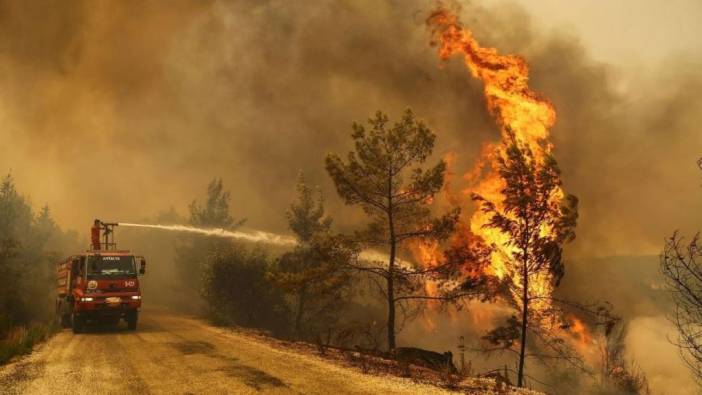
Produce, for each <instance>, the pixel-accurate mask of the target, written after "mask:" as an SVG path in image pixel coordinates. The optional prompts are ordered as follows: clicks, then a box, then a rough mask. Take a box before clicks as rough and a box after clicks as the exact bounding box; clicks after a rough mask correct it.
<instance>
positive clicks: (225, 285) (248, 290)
mask: <svg viewBox="0 0 702 395" xmlns="http://www.w3.org/2000/svg"><path fill="white" fill-rule="evenodd" d="M270 265H271V264H270V261H269V259H268V257H267V256H266V255H265V254H264V253H263V252H261V251H260V250H250V249H247V248H245V247H243V246H241V245H236V244H227V245H225V246H221V247H219V248H218V249H216V250H213V251H212V252H211V253H210V254H209V256H208V257H207V259H206V269H205V270H206V272H205V278H204V290H203V296H204V298H205V299H206V300H207V302H208V304H209V308H210V313H211V315H212V318H213V319H214V320H215V322H217V323H220V324H236V325H241V326H245V327H251V328H258V329H264V330H269V331H271V332H273V333H274V334H276V335H286V334H287V332H288V331H289V330H288V328H289V322H290V320H289V311H288V309H287V307H286V304H285V298H284V294H283V292H282V291H281V290H280V289H279V288H278V287H276V286H275V285H274V284H273V283H271V281H270V280H269V279H268V277H269V276H267V275H266V273H267V272H268V270H269V267H270Z"/></svg>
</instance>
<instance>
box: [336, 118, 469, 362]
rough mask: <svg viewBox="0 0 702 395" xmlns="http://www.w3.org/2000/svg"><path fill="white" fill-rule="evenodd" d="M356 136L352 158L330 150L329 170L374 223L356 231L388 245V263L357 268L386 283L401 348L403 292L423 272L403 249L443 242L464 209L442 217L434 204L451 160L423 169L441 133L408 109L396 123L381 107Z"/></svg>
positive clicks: (356, 128)
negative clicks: (409, 263) (401, 254)
mask: <svg viewBox="0 0 702 395" xmlns="http://www.w3.org/2000/svg"><path fill="white" fill-rule="evenodd" d="M351 137H352V139H353V140H354V144H355V150H354V151H352V152H349V154H348V156H347V159H346V161H344V160H342V159H341V158H340V157H339V156H338V155H335V154H329V155H328V156H327V158H326V169H327V172H328V173H329V175H330V177H331V178H332V180H333V181H334V184H335V186H336V190H337V192H338V193H339V196H341V198H343V199H344V200H345V202H346V204H349V205H357V206H360V207H361V208H362V209H363V211H364V212H365V213H366V215H367V216H368V217H369V218H370V220H371V222H370V223H369V224H368V226H367V227H366V229H365V230H363V231H361V232H358V233H357V234H356V240H357V241H359V242H360V243H362V244H363V245H364V246H365V247H371V248H379V247H380V248H383V249H384V250H385V251H387V252H388V259H387V262H384V263H379V264H377V265H374V266H360V265H359V266H357V267H356V268H357V269H359V270H364V271H366V272H367V273H370V274H372V275H375V276H379V277H381V278H382V279H383V280H384V281H385V289H384V294H385V298H386V301H387V309H388V311H387V314H388V316H387V342H388V347H389V348H390V349H391V350H392V349H394V348H395V335H396V328H395V320H396V304H397V303H398V302H399V301H400V300H402V299H400V298H401V297H402V296H398V294H401V293H403V292H404V291H407V289H403V288H404V287H405V286H406V285H407V284H409V283H410V281H409V277H410V276H412V275H413V274H416V273H417V272H416V271H414V270H412V268H408V267H402V266H400V265H398V260H397V258H398V257H397V254H398V248H399V247H400V246H401V245H402V244H403V243H406V242H407V241H409V240H417V239H424V240H442V239H444V238H446V237H447V236H448V234H449V233H450V232H451V230H452V229H453V227H454V225H455V223H456V221H457V219H458V211H457V210H456V211H452V212H450V213H448V214H446V215H444V216H441V217H439V218H434V217H433V216H432V213H431V210H430V205H431V202H432V200H433V197H434V195H435V194H436V193H437V192H439V190H440V189H441V187H442V186H443V184H444V174H445V172H446V163H445V162H444V161H441V160H440V161H438V163H436V164H435V165H434V166H432V167H429V168H428V169H423V168H422V165H423V164H424V163H425V162H426V161H427V159H428V158H429V156H430V155H431V153H432V151H433V148H434V141H435V140H436V135H435V134H434V133H433V132H432V131H431V130H430V129H429V128H428V127H427V126H426V125H425V124H424V123H423V122H421V121H418V120H417V119H416V118H415V115H414V113H413V112H412V111H411V110H407V111H406V112H405V113H404V115H403V116H402V118H401V119H400V121H399V122H397V123H395V124H393V125H390V124H389V119H388V117H387V115H385V114H383V113H382V112H380V111H378V112H377V113H376V114H375V117H373V118H371V119H369V120H368V127H365V126H363V125H361V124H358V123H354V124H353V132H352V133H351Z"/></svg>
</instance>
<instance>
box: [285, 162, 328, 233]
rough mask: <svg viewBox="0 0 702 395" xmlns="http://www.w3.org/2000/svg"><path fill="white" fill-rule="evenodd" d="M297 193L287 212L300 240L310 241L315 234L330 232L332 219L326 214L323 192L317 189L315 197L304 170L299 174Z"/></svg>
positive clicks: (291, 227)
mask: <svg viewBox="0 0 702 395" xmlns="http://www.w3.org/2000/svg"><path fill="white" fill-rule="evenodd" d="M297 194H298V195H297V199H296V200H295V201H294V202H293V203H292V204H290V208H289V209H288V211H287V212H286V213H285V214H286V217H287V219H288V226H289V227H290V230H292V231H293V233H295V235H296V236H297V240H298V242H300V243H309V242H310V240H311V239H312V238H313V237H314V236H315V235H318V234H321V233H327V232H329V230H330V228H331V223H332V220H331V218H329V217H328V216H326V215H325V212H324V197H323V196H322V192H321V191H320V190H319V189H317V194H318V197H317V199H315V197H314V195H313V193H312V189H311V188H310V187H309V186H308V185H307V184H306V183H305V178H304V175H303V174H302V172H300V174H299V176H298V181H297Z"/></svg>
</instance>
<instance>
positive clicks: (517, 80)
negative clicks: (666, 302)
mask: <svg viewBox="0 0 702 395" xmlns="http://www.w3.org/2000/svg"><path fill="white" fill-rule="evenodd" d="M427 25H428V27H429V29H430V30H431V33H432V44H433V45H436V46H437V47H438V49H439V57H440V58H441V59H444V60H446V59H448V58H449V57H452V56H454V55H458V56H460V57H462V58H463V60H464V63H465V66H466V68H467V69H468V71H469V72H470V74H471V75H472V76H473V77H475V78H477V79H479V80H480V81H481V82H483V84H484V94H485V99H486V104H487V109H488V111H489V113H490V114H491V115H492V116H493V117H494V118H495V120H496V122H497V124H498V126H499V128H500V132H501V142H500V143H499V144H490V145H487V146H486V147H485V149H484V150H483V156H482V158H481V160H480V161H479V162H478V165H477V166H476V169H475V171H474V172H473V173H471V174H472V175H477V176H480V177H481V178H480V179H479V180H478V181H477V182H475V184H474V186H473V187H472V188H471V189H472V198H473V200H474V201H475V202H476V203H477V204H478V206H479V209H478V210H477V211H475V212H474V214H473V215H472V217H471V219H470V225H469V227H466V228H467V229H466V230H465V231H464V232H465V233H464V235H463V238H464V239H465V240H466V241H465V243H464V244H465V245H471V244H473V245H477V246H479V247H480V246H482V248H485V247H487V249H488V250H489V252H488V254H487V255H488V256H487V258H486V260H487V263H485V262H480V261H476V260H475V259H468V260H466V261H465V262H464V263H465V264H464V266H466V268H465V269H463V272H464V273H471V276H469V277H468V281H469V282H470V283H474V282H475V279H474V277H475V276H474V273H475V272H476V271H477V272H479V273H478V274H481V273H482V275H484V276H492V277H494V278H497V279H498V280H499V281H500V283H501V284H503V289H502V292H501V293H502V297H503V299H504V300H505V301H507V302H508V303H509V304H510V305H511V306H512V307H514V309H515V310H516V312H517V313H518V316H517V315H515V316H513V317H511V318H510V319H508V320H507V324H506V325H505V326H502V327H500V328H496V329H495V330H493V331H491V332H489V333H488V334H487V335H486V337H485V338H486V339H487V340H489V341H490V342H491V343H492V344H493V345H494V346H498V348H499V349H508V350H512V351H515V352H516V353H517V354H518V356H519V364H518V371H517V381H518V385H519V386H523V385H524V375H525V374H524V366H525V360H526V358H527V357H528V356H533V357H538V358H542V359H544V358H548V359H551V358H553V356H546V355H542V354H539V353H535V354H527V352H526V349H527V346H528V345H529V344H532V343H533V340H539V343H540V346H541V349H549V350H551V351H552V352H555V355H556V356H557V357H558V358H565V359H567V360H568V361H570V362H573V363H576V362H577V363H578V364H580V363H579V361H580V360H579V358H578V356H577V354H575V353H574V352H573V351H572V350H570V349H569V348H568V347H566V345H565V343H564V342H563V341H562V339H560V338H559V335H560V334H562V332H563V330H564V329H568V328H569V327H570V325H569V324H568V320H567V319H566V318H565V317H564V314H563V313H564V312H563V311H562V310H561V309H560V308H558V307H556V305H555V304H554V299H553V298H552V292H553V290H554V288H555V287H557V286H558V284H559V281H560V279H561V277H562V276H563V274H564V265H563V261H562V251H563V245H564V244H565V243H567V242H569V241H571V240H572V239H573V238H574V236H575V234H574V228H575V225H576V220H577V199H576V198H575V197H574V196H572V195H567V194H566V193H565V192H564V191H563V189H562V187H561V179H560V171H559V169H558V166H557V164H556V160H555V159H554V157H553V156H552V154H551V150H552V145H551V143H550V142H549V141H548V137H549V133H550V128H551V127H552V126H553V125H554V123H555V121H556V112H555V109H554V108H553V105H552V104H551V103H550V102H549V101H548V100H547V99H546V98H544V97H543V96H541V95H539V94H538V93H536V92H534V91H532V90H531V89H530V88H529V85H528V81H529V68H528V65H527V63H526V62H525V60H524V59H523V58H521V57H519V56H516V55H501V54H499V53H498V51H497V50H496V49H495V48H488V47H482V46H481V45H480V44H479V43H478V42H477V40H476V39H475V38H474V37H473V34H472V32H471V31H470V30H468V29H466V28H464V27H463V25H462V24H461V23H460V22H459V20H458V18H457V17H456V15H455V14H454V13H452V12H451V11H449V10H446V9H443V8H440V9H438V10H436V11H435V12H433V13H432V14H431V15H430V16H429V18H428V19H427ZM472 178H474V177H471V179H472ZM476 238H477V239H478V240H479V241H480V242H478V243H476V242H474V241H471V240H472V239H476ZM459 244H460V243H459ZM482 255H483V254H482V253H474V254H472V255H470V254H469V255H468V256H469V257H473V258H474V257H480V256H482ZM449 259H451V258H450V257H449ZM471 267H473V268H476V267H477V268H478V269H479V270H476V269H471ZM529 333H531V334H532V335H533V338H534V339H530V338H529V337H528V334H529ZM515 347H516V349H514V348H515Z"/></svg>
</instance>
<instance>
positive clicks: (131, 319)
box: [126, 311, 139, 331]
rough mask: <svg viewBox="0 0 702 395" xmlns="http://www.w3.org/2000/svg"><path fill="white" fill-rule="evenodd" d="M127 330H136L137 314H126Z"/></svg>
mask: <svg viewBox="0 0 702 395" xmlns="http://www.w3.org/2000/svg"><path fill="white" fill-rule="evenodd" d="M126 320H127V329H129V330H130V331H134V330H136V328H137V321H138V320H139V313H137V312H136V311H135V312H133V313H129V314H127V318H126Z"/></svg>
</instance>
